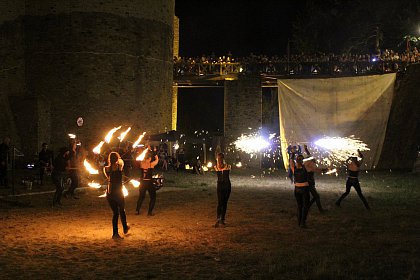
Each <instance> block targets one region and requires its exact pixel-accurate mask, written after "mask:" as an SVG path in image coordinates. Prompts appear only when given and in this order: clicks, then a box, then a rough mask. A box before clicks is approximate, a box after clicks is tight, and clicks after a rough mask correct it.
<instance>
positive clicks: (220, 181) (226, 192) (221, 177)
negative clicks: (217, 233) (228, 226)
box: [214, 153, 232, 227]
mask: <svg viewBox="0 0 420 280" xmlns="http://www.w3.org/2000/svg"><path fill="white" fill-rule="evenodd" d="M216 161H217V162H216V166H215V167H214V169H215V170H216V172H217V221H216V224H215V225H214V227H219V226H225V216H226V210H227V204H228V200H229V196H230V192H231V189H232V186H231V183H230V179H229V173H230V170H231V166H230V165H229V164H226V162H225V155H224V154H223V153H218V154H217V157H216Z"/></svg>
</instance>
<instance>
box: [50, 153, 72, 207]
mask: <svg viewBox="0 0 420 280" xmlns="http://www.w3.org/2000/svg"><path fill="white" fill-rule="evenodd" d="M69 154H70V151H69V149H67V148H66V147H63V148H61V149H60V151H59V153H58V155H57V157H56V158H55V159H54V162H53V164H54V165H53V166H54V168H53V170H52V173H51V178H52V180H53V183H54V185H55V193H54V198H53V204H52V205H53V206H55V205H57V204H58V205H61V195H62V194H63V191H64V179H65V178H66V177H67V174H66V172H67V169H68V167H69Z"/></svg>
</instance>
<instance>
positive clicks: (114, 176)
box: [106, 167, 128, 236]
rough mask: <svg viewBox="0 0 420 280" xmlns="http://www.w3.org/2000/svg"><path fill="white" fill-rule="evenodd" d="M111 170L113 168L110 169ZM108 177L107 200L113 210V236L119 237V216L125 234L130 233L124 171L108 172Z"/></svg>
mask: <svg viewBox="0 0 420 280" xmlns="http://www.w3.org/2000/svg"><path fill="white" fill-rule="evenodd" d="M109 169H111V167H109ZM106 174H107V176H108V189H107V191H106V198H107V200H108V203H109V206H111V209H112V213H113V215H112V235H113V236H118V216H120V217H121V224H122V226H123V230H124V233H127V232H128V226H127V218H126V215H125V200H124V194H123V188H122V171H120V170H106Z"/></svg>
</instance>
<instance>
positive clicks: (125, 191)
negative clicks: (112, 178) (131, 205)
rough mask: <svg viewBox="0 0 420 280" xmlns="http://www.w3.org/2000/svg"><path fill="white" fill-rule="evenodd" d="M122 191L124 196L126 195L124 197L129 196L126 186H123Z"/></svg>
mask: <svg viewBox="0 0 420 280" xmlns="http://www.w3.org/2000/svg"><path fill="white" fill-rule="evenodd" d="M122 191H123V195H124V197H126V196H128V190H127V188H126V187H125V185H123V186H122Z"/></svg>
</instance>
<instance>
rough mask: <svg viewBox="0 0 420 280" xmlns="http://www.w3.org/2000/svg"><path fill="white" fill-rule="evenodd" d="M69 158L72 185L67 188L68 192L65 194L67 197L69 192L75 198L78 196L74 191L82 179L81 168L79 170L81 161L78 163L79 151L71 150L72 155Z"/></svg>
mask: <svg viewBox="0 0 420 280" xmlns="http://www.w3.org/2000/svg"><path fill="white" fill-rule="evenodd" d="M69 158H70V170H69V177H70V179H71V185H70V187H69V189H68V190H67V193H66V194H65V196H66V197H67V194H69V195H70V196H72V197H73V198H77V197H76V196H74V191H75V190H76V189H77V188H78V187H79V181H80V176H79V170H78V167H79V163H78V158H77V152H75V151H70V157H69Z"/></svg>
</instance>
